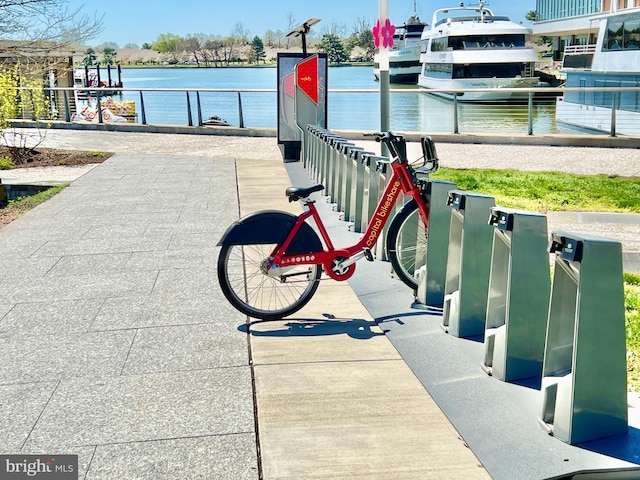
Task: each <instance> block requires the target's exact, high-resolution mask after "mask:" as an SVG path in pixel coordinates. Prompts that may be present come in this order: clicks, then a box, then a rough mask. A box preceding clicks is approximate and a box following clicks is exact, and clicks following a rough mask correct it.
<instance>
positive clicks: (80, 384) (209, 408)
mask: <svg viewBox="0 0 640 480" xmlns="http://www.w3.org/2000/svg"><path fill="white" fill-rule="evenodd" d="M253 431H254V419H253V399H252V395H251V372H250V370H249V367H248V366H244V367H233V368H216V369H211V370H197V371H190V372H184V371H181V372H171V373H158V374H149V375H125V376H104V377H100V376H94V377H93V378H92V379H80V378H72V379H67V380H64V381H62V382H61V383H60V386H59V387H58V388H57V389H56V391H55V394H54V395H53V397H52V398H51V400H50V401H49V403H48V405H47V408H46V409H45V411H44V412H43V413H42V415H41V416H40V418H39V419H38V423H37V424H36V426H35V428H34V429H33V431H32V432H31V434H30V435H29V439H28V441H27V447H28V448H30V449H36V448H40V449H41V451H47V450H48V449H49V450H51V449H54V450H55V449H57V448H60V447H71V446H87V445H106V444H113V443H126V442H139V441H153V440H168V439H179V438H194V437H204V436H211V435H232V434H251V433H252V432H253Z"/></svg>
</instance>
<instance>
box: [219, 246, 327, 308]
mask: <svg viewBox="0 0 640 480" xmlns="http://www.w3.org/2000/svg"><path fill="white" fill-rule="evenodd" d="M275 246H276V245H275V244H257V245H225V246H223V247H222V249H221V251H220V256H219V257H218V280H219V282H220V288H221V289H222V293H224V296H225V297H227V300H229V303H231V305H233V306H234V307H235V308H236V309H238V310H239V311H241V312H242V313H244V314H246V315H248V316H250V317H254V318H259V319H261V320H277V319H280V318H283V317H286V316H288V315H291V314H292V313H295V312H297V311H298V310H300V309H301V308H302V307H304V306H305V305H306V304H307V303H308V302H309V300H311V297H313V294H314V293H315V292H316V290H317V289H318V285H319V281H320V275H321V274H322V267H321V266H320V265H298V266H295V267H286V268H283V269H282V272H280V274H279V275H277V276H275V275H267V273H266V269H267V265H268V262H269V255H270V254H271V252H273V250H274V248H275Z"/></svg>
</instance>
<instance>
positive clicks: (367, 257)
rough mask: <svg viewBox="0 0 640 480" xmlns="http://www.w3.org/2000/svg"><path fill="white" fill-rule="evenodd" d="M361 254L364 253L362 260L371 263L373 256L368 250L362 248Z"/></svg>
mask: <svg viewBox="0 0 640 480" xmlns="http://www.w3.org/2000/svg"><path fill="white" fill-rule="evenodd" d="M362 252H363V253H364V258H366V259H367V260H368V261H370V262H373V254H372V253H371V249H370V248H363V249H362Z"/></svg>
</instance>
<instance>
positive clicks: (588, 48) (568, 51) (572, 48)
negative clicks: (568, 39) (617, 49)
mask: <svg viewBox="0 0 640 480" xmlns="http://www.w3.org/2000/svg"><path fill="white" fill-rule="evenodd" d="M595 51H596V46H595V45H567V46H566V47H565V48H564V54H565V55H584V54H586V53H595Z"/></svg>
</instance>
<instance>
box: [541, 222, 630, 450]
mask: <svg viewBox="0 0 640 480" xmlns="http://www.w3.org/2000/svg"><path fill="white" fill-rule="evenodd" d="M550 252H551V253H552V254H555V265H554V271H553V283H552V288H551V302H550V306H549V318H548V327H547V338H546V346H545V351H544V363H543V372H542V373H543V377H542V392H543V402H542V411H541V416H540V424H541V425H542V426H543V427H544V428H545V429H547V430H548V431H549V433H551V434H553V435H554V436H555V437H556V438H559V439H560V440H562V441H564V442H567V443H569V444H571V445H575V444H578V443H582V442H587V441H590V440H595V439H598V438H602V437H607V436H610V435H617V434H624V433H626V432H627V427H628V410H627V376H626V344H625V318H624V291H623V275H622V246H621V244H620V243H619V242H617V241H615V240H610V239H607V238H603V237H596V236H591V235H582V234H576V233H568V232H554V233H553V234H552V242H551V247H550Z"/></svg>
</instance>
